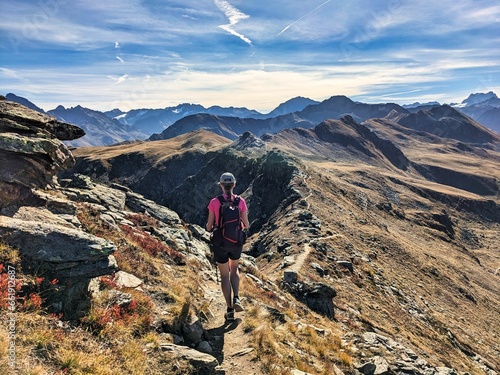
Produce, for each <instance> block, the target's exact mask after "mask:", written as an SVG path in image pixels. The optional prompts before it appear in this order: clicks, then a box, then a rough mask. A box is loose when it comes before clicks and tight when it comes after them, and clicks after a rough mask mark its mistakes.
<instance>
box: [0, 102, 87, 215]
mask: <svg viewBox="0 0 500 375" xmlns="http://www.w3.org/2000/svg"><path fill="white" fill-rule="evenodd" d="M84 134H85V133H84V132H83V130H82V129H80V128H78V127H77V126H74V125H70V124H66V123H63V122H60V121H57V120H56V119H55V118H53V117H50V116H47V115H44V114H41V113H39V112H37V111H34V110H31V109H29V108H27V107H24V106H22V105H20V104H18V103H14V102H10V101H6V100H3V101H0V209H1V208H4V207H8V206H10V205H13V204H17V205H19V204H22V203H25V202H27V201H29V200H30V198H32V195H31V189H32V188H45V187H47V186H54V185H55V184H56V181H55V179H54V178H55V175H56V174H57V173H58V172H59V171H61V170H64V169H67V168H71V167H73V166H74V164H75V159H74V157H73V155H72V154H71V152H70V151H69V149H68V148H67V147H66V146H65V145H64V144H63V143H62V142H61V140H69V139H75V138H78V137H81V136H83V135H84Z"/></svg>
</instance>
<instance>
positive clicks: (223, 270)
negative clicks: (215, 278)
mask: <svg viewBox="0 0 500 375" xmlns="http://www.w3.org/2000/svg"><path fill="white" fill-rule="evenodd" d="M230 261H231V260H230ZM217 266H219V272H220V280H221V281H220V282H221V288H222V294H223V295H224V299H225V300H226V304H227V307H233V300H232V298H231V283H232V280H230V279H229V263H227V262H226V263H217Z"/></svg>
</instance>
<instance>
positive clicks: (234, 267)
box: [229, 259, 240, 306]
mask: <svg viewBox="0 0 500 375" xmlns="http://www.w3.org/2000/svg"><path fill="white" fill-rule="evenodd" d="M238 262H239V260H232V259H229V271H230V281H231V287H232V289H233V295H234V296H239V294H238V292H239V289H240V271H239V270H238ZM231 306H232V304H231Z"/></svg>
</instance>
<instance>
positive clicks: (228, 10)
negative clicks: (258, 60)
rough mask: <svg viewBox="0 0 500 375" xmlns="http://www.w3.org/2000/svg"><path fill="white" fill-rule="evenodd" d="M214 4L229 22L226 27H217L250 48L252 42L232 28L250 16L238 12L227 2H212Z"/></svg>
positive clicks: (224, 0)
mask: <svg viewBox="0 0 500 375" xmlns="http://www.w3.org/2000/svg"><path fill="white" fill-rule="evenodd" d="M214 2H215V5H217V8H219V9H220V10H221V11H222V12H223V13H224V14H225V15H226V17H227V18H228V20H229V23H228V24H227V25H219V27H220V28H221V29H222V30H225V31H227V32H228V33H230V34H233V35H234V36H237V37H238V38H240V39H241V40H243V41H244V42H245V43H248V44H249V45H250V46H252V41H251V40H250V39H248V38H247V37H246V36H244V35H243V34H240V33H238V32H237V31H236V30H234V29H233V26H234V25H236V24H237V23H238V22H240V20H243V19H245V18H249V17H250V16H249V15H247V14H245V13H242V12H240V11H239V10H238V9H236V8H235V7H233V6H232V5H231V4H229V2H227V1H226V0H214Z"/></svg>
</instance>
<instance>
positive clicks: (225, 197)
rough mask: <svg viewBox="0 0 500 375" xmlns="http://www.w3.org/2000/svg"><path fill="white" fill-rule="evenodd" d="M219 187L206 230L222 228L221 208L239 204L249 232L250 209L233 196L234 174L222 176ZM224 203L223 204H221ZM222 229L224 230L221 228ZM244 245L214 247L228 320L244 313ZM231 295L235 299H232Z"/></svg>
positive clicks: (242, 223) (241, 218)
mask: <svg viewBox="0 0 500 375" xmlns="http://www.w3.org/2000/svg"><path fill="white" fill-rule="evenodd" d="M219 186H220V187H221V189H222V196H219V197H215V198H213V199H212V200H211V201H210V203H209V205H208V221H207V226H206V229H207V231H209V232H211V231H212V230H213V229H215V228H216V227H219V226H220V224H221V223H220V218H219V215H220V212H221V207H222V205H223V203H222V202H224V204H225V203H226V202H233V203H234V202H235V201H236V202H238V201H239V202H238V206H237V207H238V209H239V223H238V224H239V225H241V230H243V229H245V230H247V229H248V228H249V227H250V224H249V222H248V209H247V205H246V202H245V200H244V199H243V198H242V197H239V196H237V195H234V194H233V189H234V187H235V186H236V179H235V178H234V175H233V174H232V173H229V172H226V173H223V174H222V175H221V176H220V180H219ZM221 201H222V202H221ZM220 229H222V228H220ZM242 249H243V245H242V244H240V243H235V244H229V245H222V246H216V245H214V249H213V250H214V256H215V261H216V262H217V266H218V267H219V271H220V275H221V289H222V293H223V294H224V298H225V300H226V305H227V312H226V314H225V315H224V317H225V318H226V320H229V321H231V320H234V312H235V311H238V312H239V311H243V307H242V306H241V302H240V298H239V295H238V293H239V286H240V274H239V271H238V263H239V259H240V257H241V251H242ZM231 294H232V295H233V298H231Z"/></svg>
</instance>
